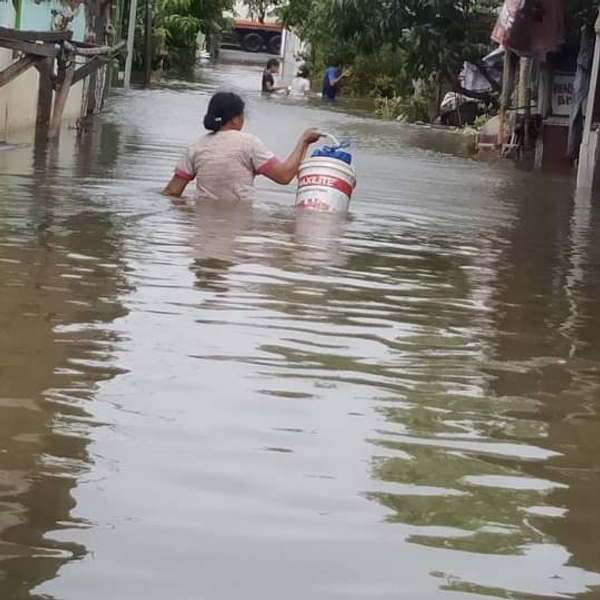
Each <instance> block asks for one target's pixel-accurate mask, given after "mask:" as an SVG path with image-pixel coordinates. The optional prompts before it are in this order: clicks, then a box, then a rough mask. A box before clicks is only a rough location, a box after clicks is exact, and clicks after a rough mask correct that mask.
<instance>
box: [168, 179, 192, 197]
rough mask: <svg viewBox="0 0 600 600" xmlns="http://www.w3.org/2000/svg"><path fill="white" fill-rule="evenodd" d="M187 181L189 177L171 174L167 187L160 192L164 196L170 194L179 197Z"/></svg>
mask: <svg viewBox="0 0 600 600" xmlns="http://www.w3.org/2000/svg"><path fill="white" fill-rule="evenodd" d="M189 182H190V180H189V179H184V178H183V177H179V176H178V175H173V177H172V178H171V181H169V183H168V184H167V187H166V188H165V189H164V190H163V191H162V193H163V195H164V196H170V197H171V198H181V196H182V194H183V192H184V191H185V188H186V187H187V184H188V183H189Z"/></svg>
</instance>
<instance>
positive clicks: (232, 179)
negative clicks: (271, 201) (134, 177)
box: [163, 92, 322, 202]
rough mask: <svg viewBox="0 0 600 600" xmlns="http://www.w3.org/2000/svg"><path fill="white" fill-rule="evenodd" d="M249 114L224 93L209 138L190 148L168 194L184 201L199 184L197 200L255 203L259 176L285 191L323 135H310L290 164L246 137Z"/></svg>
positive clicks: (210, 119) (207, 122) (216, 101)
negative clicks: (187, 190)
mask: <svg viewBox="0 0 600 600" xmlns="http://www.w3.org/2000/svg"><path fill="white" fill-rule="evenodd" d="M244 109H245V105H244V101H243V100H242V99H241V98H240V97H239V96H238V95H237V94H233V93H229V92H219V93H217V94H215V95H214V96H213V97H212V98H211V100H210V103H209V105H208V111H207V113H206V116H205V117H204V127H205V128H206V129H207V130H208V131H209V132H210V133H208V134H207V135H204V136H203V137H202V138H200V140H199V141H197V142H196V143H194V144H191V145H190V146H188V147H187V148H186V150H185V151H184V153H183V154H182V156H181V158H180V160H179V162H178V163H177V166H176V168H175V174H174V175H173V177H172V179H171V181H170V182H169V183H168V185H167V187H166V188H165V189H164V190H163V194H165V195H166V196H171V197H172V198H181V196H182V194H183V192H184V191H185V188H186V187H187V185H188V184H189V182H190V181H192V180H194V179H195V180H196V197H197V199H198V200H219V201H229V202H232V201H233V202H240V201H250V202H251V201H252V200H254V198H255V195H256V193H255V189H254V179H255V177H256V176H257V175H263V176H265V177H267V178H268V179H270V180H271V181H274V182H275V183H279V184H281V185H287V184H289V183H290V182H291V181H292V180H293V179H294V178H295V177H296V175H297V174H298V169H299V168H300V163H301V162H302V160H303V159H304V155H305V154H306V151H307V150H308V147H309V146H310V145H311V144H313V143H314V142H316V141H317V140H319V138H321V137H322V133H321V132H320V131H318V130H317V129H307V130H306V131H305V132H304V133H303V134H302V136H301V137H300V139H299V141H298V143H297V144H296V147H295V148H294V150H293V151H292V153H291V154H290V155H289V156H288V158H287V159H286V160H283V161H281V160H279V159H278V158H277V157H276V156H275V155H274V154H273V153H272V152H270V151H269V150H267V148H266V147H265V145H264V144H263V143H262V142H261V141H260V140H259V139H258V138H257V137H256V136H254V135H251V134H249V133H244V132H242V129H243V127H244Z"/></svg>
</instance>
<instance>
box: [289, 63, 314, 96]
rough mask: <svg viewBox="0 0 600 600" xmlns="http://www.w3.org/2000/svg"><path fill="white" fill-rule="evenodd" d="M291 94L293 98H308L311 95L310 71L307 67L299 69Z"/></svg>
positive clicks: (291, 87) (303, 66)
mask: <svg viewBox="0 0 600 600" xmlns="http://www.w3.org/2000/svg"><path fill="white" fill-rule="evenodd" d="M290 94H291V95H292V96H308V94H310V79H309V71H308V68H307V67H306V66H305V65H302V66H301V67H300V68H299V69H298V73H297V74H296V77H294V79H293V80H292V85H291V86H290Z"/></svg>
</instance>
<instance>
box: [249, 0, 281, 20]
mask: <svg viewBox="0 0 600 600" xmlns="http://www.w3.org/2000/svg"><path fill="white" fill-rule="evenodd" d="M244 4H245V5H246V6H247V7H248V14H249V15H250V18H251V19H252V20H254V21H259V22H260V23H264V22H265V20H266V18H267V16H268V15H269V13H270V12H271V11H273V10H274V9H275V8H276V7H277V6H278V5H279V4H280V0H244Z"/></svg>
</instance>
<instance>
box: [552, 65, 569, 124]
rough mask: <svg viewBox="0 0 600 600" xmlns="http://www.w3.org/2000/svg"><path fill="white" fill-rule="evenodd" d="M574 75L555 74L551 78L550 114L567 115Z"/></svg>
mask: <svg viewBox="0 0 600 600" xmlns="http://www.w3.org/2000/svg"><path fill="white" fill-rule="evenodd" d="M574 81H575V75H569V74H555V75H554V77H553V78H552V114H553V115H556V116H560V117H568V116H569V111H570V110H571V100H572V98H573V83H574Z"/></svg>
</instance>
